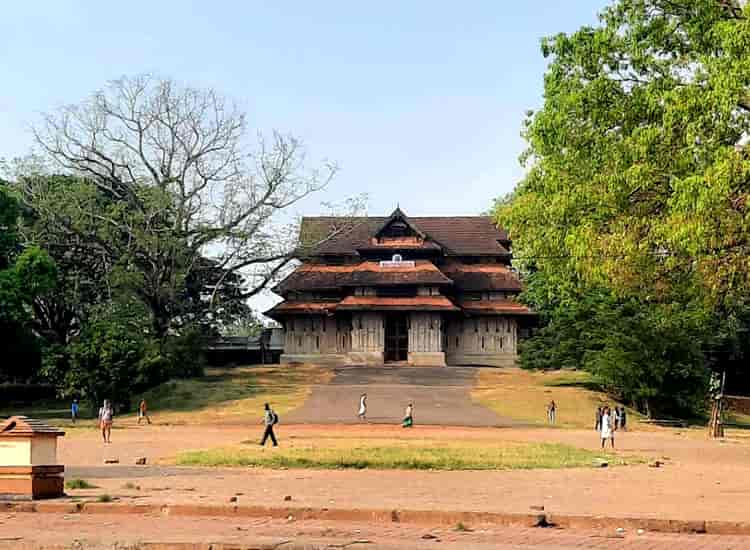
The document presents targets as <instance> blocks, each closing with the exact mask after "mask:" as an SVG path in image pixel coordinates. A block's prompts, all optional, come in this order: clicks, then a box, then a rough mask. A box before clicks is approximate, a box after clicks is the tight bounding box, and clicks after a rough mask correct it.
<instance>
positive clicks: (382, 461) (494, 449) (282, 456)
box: [175, 435, 642, 470]
mask: <svg viewBox="0 0 750 550" xmlns="http://www.w3.org/2000/svg"><path fill="white" fill-rule="evenodd" d="M281 443H282V444H281V446H279V447H276V448H274V447H270V446H269V447H265V448H264V447H260V446H259V445H258V444H257V442H255V441H252V442H246V444H243V445H238V446H233V447H222V448H217V449H210V450H203V451H187V452H183V453H180V454H179V455H177V457H176V459H175V462H176V463H177V464H179V465H182V466H221V467H231V466H260V467H267V468H315V469H365V468H369V469H403V470H515V469H535V468H575V467H595V466H596V465H597V463H598V460H600V459H604V460H606V461H608V462H609V463H610V464H611V465H624V464H634V463H639V462H642V460H641V459H639V458H637V457H631V456H624V455H613V454H611V453H600V452H594V451H589V450H585V449H579V448H576V447H573V446H570V445H564V444H560V443H525V442H515V441H504V442H498V441H491V442H488V441H446V440H438V439H426V438H395V437H390V438H377V437H375V438H369V437H368V438H351V437H330V438H321V437H315V436H313V435H310V436H307V437H301V438H294V439H285V440H283V441H282V442H281Z"/></svg>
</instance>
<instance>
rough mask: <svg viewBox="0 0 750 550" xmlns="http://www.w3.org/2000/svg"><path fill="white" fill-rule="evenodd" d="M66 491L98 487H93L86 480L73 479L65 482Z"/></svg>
mask: <svg viewBox="0 0 750 550" xmlns="http://www.w3.org/2000/svg"><path fill="white" fill-rule="evenodd" d="M65 488H66V489H96V488H97V487H96V485H92V484H91V483H89V482H88V481H86V480H85V479H77V478H76V479H71V480H69V481H66V482H65Z"/></svg>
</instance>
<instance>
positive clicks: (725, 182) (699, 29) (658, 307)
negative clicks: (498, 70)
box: [495, 0, 750, 387]
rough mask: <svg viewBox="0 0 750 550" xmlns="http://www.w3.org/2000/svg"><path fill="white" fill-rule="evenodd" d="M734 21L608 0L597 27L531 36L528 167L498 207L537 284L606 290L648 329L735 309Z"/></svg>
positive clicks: (669, 4) (738, 265)
mask: <svg viewBox="0 0 750 550" xmlns="http://www.w3.org/2000/svg"><path fill="white" fill-rule="evenodd" d="M747 15H748V14H747V9H745V11H743V10H741V9H740V8H739V7H737V6H735V5H732V3H731V2H723V1H718V0H617V1H615V2H613V3H612V5H611V6H610V7H608V8H606V9H605V10H604V11H603V12H602V13H601V15H600V18H599V24H598V25H595V26H591V27H583V28H581V29H579V30H578V31H576V32H574V33H572V34H558V35H556V36H553V37H549V38H546V39H544V40H543V42H542V52H543V54H544V55H545V57H547V58H548V59H549V66H548V69H547V72H546V74H545V78H544V103H543V106H542V107H541V109H539V110H538V111H537V112H530V113H529V114H528V117H527V119H526V122H525V127H524V137H525V139H526V140H527V142H528V150H527V151H526V153H525V154H524V157H523V161H524V162H525V163H526V164H527V167H528V173H527V176H526V177H525V178H524V180H523V181H522V182H521V183H520V184H519V185H518V187H517V189H516V190H515V192H514V193H513V194H512V195H511V196H509V197H506V198H504V199H503V200H500V201H498V203H497V204H496V208H495V214H496V216H497V218H498V221H499V222H500V223H501V224H502V225H503V226H505V227H507V228H508V229H509V230H510V233H511V236H512V237H513V238H514V242H515V250H516V256H517V258H518V260H517V261H518V264H519V266H520V267H521V268H522V269H524V270H526V271H528V272H542V273H543V274H544V281H545V282H544V285H545V290H544V291H543V292H542V294H546V295H548V296H552V295H556V294H557V295H567V296H571V297H574V296H581V295H582V293H581V292H580V289H581V288H584V289H586V292H588V290H589V289H592V288H598V289H602V288H604V289H606V291H607V294H608V298H607V299H608V300H609V299H610V297H611V299H613V300H615V301H616V303H617V308H620V307H629V306H628V304H632V303H636V304H638V307H639V308H640V309H641V311H643V312H644V313H645V314H646V315H647V316H649V317H651V319H650V321H649V324H651V325H653V326H655V327H661V326H663V323H666V322H668V320H669V319H670V317H671V316H674V315H679V314H680V313H679V312H682V313H684V314H686V315H689V316H691V317H692V318H694V319H695V318H701V319H706V318H713V319H718V318H721V319H722V320H723V321H724V325H723V326H724V327H727V326H730V325H732V323H734V320H735V319H738V318H740V317H742V316H743V315H744V312H745V311H746V309H747V306H748V303H747V296H748V290H750V241H749V237H750V231H749V230H750V211H749V210H748V193H749V192H750V149H749V148H748V146H747V143H748V139H749V138H750V136H749V135H748V130H750V20H748V17H747ZM538 294H539V292H538V291H537V296H538ZM584 294H585V292H584ZM532 301H533V299H532ZM540 304H541V302H540ZM572 307H574V308H575V307H577V306H576V305H575V304H574V305H573V306H572ZM691 312H692V313H695V314H694V315H693V314H692V313H691ZM558 313H559V312H558ZM704 314H707V316H706V315H704ZM557 315H558V314H557V313H555V312H553V311H549V312H547V317H548V318H549V320H551V321H553V322H554V321H555V320H558V321H559V317H558V316H557ZM622 320H623V318H622V317H619V318H618V322H619V321H622ZM610 321H611V322H612V323H615V321H614V320H610ZM679 332H680V331H679V330H677V331H675V332H671V331H667V332H666V333H662V334H661V338H667V339H668V338H670V334H671V335H672V337H674V338H678V333H679ZM730 332H731V331H730ZM579 341H580V339H579ZM640 341H641V342H646V341H647V338H646V337H645V335H644V336H642V337H641V340H640ZM700 343H701V344H702V347H703V351H705V350H706V349H707V348H708V347H709V344H710V343H709V342H707V341H705V338H704V339H703V341H702V342H700ZM626 344H627V343H626V342H622V345H620V346H618V348H617V349H619V350H620V351H621V352H622V353H625V352H624V350H625V349H626V348H627V345H626ZM557 349H558V350H559V348H557ZM644 350H645V348H644ZM645 355H646V354H645V351H644V353H643V354H642V356H644V357H645ZM612 360H613V361H614V360H615V359H614V358H612ZM620 360H624V359H623V358H622V357H621V358H620ZM649 363H650V364H653V362H652V361H649ZM680 364H682V363H680V361H678V360H677V359H675V360H674V361H672V362H671V363H670V365H671V366H672V367H673V368H675V369H677V368H679V367H678V365H680ZM692 364H693V365H694V368H699V367H698V366H697V365H696V364H695V362H694V361H693V363H692ZM633 375H634V376H635V375H636V374H635V372H634V374H633ZM620 386H621V387H622V386H623V384H620Z"/></svg>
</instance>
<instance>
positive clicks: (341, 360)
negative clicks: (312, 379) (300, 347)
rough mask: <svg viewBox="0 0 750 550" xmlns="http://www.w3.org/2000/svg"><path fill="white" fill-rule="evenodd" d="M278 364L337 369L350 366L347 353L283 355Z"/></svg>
mask: <svg viewBox="0 0 750 550" xmlns="http://www.w3.org/2000/svg"><path fill="white" fill-rule="evenodd" d="M279 362H280V363H281V364H282V365H284V364H287V365H288V364H291V363H297V364H299V363H308V364H313V365H323V366H327V367H338V366H344V365H349V364H351V361H350V360H349V354H347V353H294V354H292V353H283V354H282V355H281V357H280V359H279Z"/></svg>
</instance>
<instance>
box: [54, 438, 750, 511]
mask: <svg viewBox="0 0 750 550" xmlns="http://www.w3.org/2000/svg"><path fill="white" fill-rule="evenodd" d="M321 430H324V431H325V432H326V433H331V432H333V433H337V434H342V435H344V434H347V435H351V436H360V437H365V436H368V437H378V436H383V437H393V436H395V435H398V436H400V437H405V438H414V439H419V438H424V437H429V438H431V439H440V438H445V439H449V440H453V439H459V438H460V439H467V438H476V439H480V440H481V439H491V440H493V441H499V440H508V441H558V442H562V443H568V444H572V445H576V446H579V447H584V448H590V449H595V448H596V446H597V438H596V434H595V433H594V432H593V430H592V431H573V430H544V429H520V428H515V429H488V428H450V427H436V426H422V427H418V428H417V429H415V430H413V431H409V432H408V433H404V430H401V429H400V428H398V427H393V426H384V425H364V426H336V427H333V426H286V425H284V426H280V427H279V436H280V439H281V444H282V445H283V442H284V440H285V439H286V438H292V437H295V435H303V434H306V435H308V436H309V435H311V434H315V433H321ZM258 434H259V427H258V426H248V427H247V428H241V427H231V428H224V427H211V426H196V427H188V426H151V427H144V426H142V427H133V428H131V429H125V430H117V431H115V433H114V443H113V444H112V445H109V446H104V445H103V444H101V443H100V441H99V440H98V438H97V434H96V433H94V432H86V433H79V434H77V435H74V436H73V437H66V438H63V440H62V442H61V458H62V460H63V461H64V462H65V464H66V467H67V475H68V476H69V477H83V478H85V479H88V480H89V481H91V482H93V483H95V484H96V485H98V486H99V487H100V489H95V490H91V491H80V492H76V494H77V495H80V496H85V495H90V496H92V497H93V496H95V495H97V494H101V493H102V492H106V493H108V494H110V495H112V496H115V497H120V498H121V499H122V500H123V501H130V500H132V501H134V502H138V503H148V502H167V503H201V504H202V503H209V504H215V503H218V504H226V503H228V502H229V499H230V497H232V496H236V495H237V494H238V493H242V494H241V495H239V496H238V501H239V504H241V505H261V506H285V505H292V506H298V507H306V506H310V507H321V508H322V507H330V508H344V509H347V508H359V509H363V508H368V509H370V508H371V509H411V510H435V509H437V510H455V511H488V512H511V513H519V512H520V513H527V512H528V511H529V509H530V507H531V506H540V505H542V506H545V509H546V510H547V511H548V512H551V513H553V514H554V513H561V514H578V515H594V516H597V515H606V516H610V517H651V518H670V519H684V520H728V521H748V520H750V513H748V510H747V507H746V506H745V505H744V503H745V502H747V501H748V498H750V445H749V444H748V441H747V440H741V439H737V440H729V441H727V442H725V443H720V442H709V441H706V440H705V439H702V438H701V437H700V436H699V435H698V434H695V433H687V432H685V433H683V432H678V431H663V432H629V433H625V434H620V436H619V438H618V445H619V449H620V452H626V453H635V454H639V455H643V456H647V457H653V458H661V459H662V460H665V462H666V464H665V465H664V466H662V467H661V468H649V467H648V466H647V465H641V466H628V467H619V468H603V469H593V468H583V469H566V470H531V471H523V470H515V471H486V472H473V471H462V472H461V471H459V472H430V471H373V470H362V471H357V470H328V471H323V470H266V469H259V468H238V469H222V470H217V469H206V468H187V469H181V468H175V467H166V468H165V467H161V466H160V467H157V468H151V467H149V466H147V467H135V466H134V462H135V458H136V457H138V456H145V457H148V459H149V463H153V462H154V461H155V460H156V459H157V458H159V457H165V456H170V455H173V454H174V453H176V452H178V451H179V450H182V449H199V448H207V447H213V446H220V445H227V444H231V443H238V442H239V441H242V440H245V439H247V438H248V437H257V436H258ZM267 452H269V453H270V452H273V450H272V449H271V448H268V449H267ZM107 457H117V458H119V460H120V464H119V465H104V464H103V462H104V459H105V458H107ZM663 457H666V459H665V458H663ZM126 483H132V484H135V485H138V486H139V487H140V490H135V489H127V488H124V485H125V484H126ZM287 495H290V496H292V498H293V500H292V501H291V503H285V500H284V497H285V496H287Z"/></svg>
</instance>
